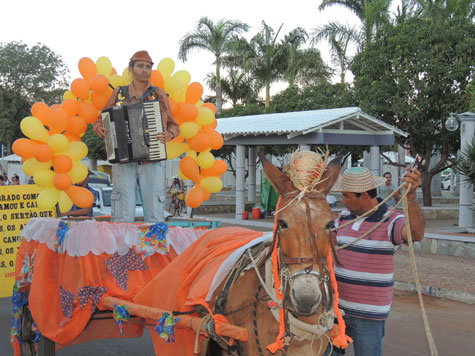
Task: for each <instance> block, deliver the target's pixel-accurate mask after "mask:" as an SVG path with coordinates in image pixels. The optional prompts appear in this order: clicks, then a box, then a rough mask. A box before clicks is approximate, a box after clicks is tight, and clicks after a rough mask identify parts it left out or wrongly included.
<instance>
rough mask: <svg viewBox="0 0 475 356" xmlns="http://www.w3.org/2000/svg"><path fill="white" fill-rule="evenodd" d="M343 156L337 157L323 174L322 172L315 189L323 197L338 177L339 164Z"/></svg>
mask: <svg viewBox="0 0 475 356" xmlns="http://www.w3.org/2000/svg"><path fill="white" fill-rule="evenodd" d="M342 160H343V156H341V155H340V156H337V157H335V158H334V159H332V161H331V162H330V163H329V164H328V165H327V168H326V169H325V172H323V176H322V179H321V180H320V181H321V183H318V184H317V187H316V188H317V189H318V190H319V191H322V192H323V193H324V194H325V195H326V194H328V193H329V192H330V190H331V188H332V187H333V184H335V182H336V180H337V179H338V176H339V175H340V170H341V164H342Z"/></svg>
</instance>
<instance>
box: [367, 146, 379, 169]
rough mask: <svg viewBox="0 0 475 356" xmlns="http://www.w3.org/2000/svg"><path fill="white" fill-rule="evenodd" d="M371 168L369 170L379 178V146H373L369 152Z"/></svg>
mask: <svg viewBox="0 0 475 356" xmlns="http://www.w3.org/2000/svg"><path fill="white" fill-rule="evenodd" d="M369 155H370V166H369V169H370V171H371V173H372V174H373V176H379V175H380V173H379V146H371V148H370V150H369Z"/></svg>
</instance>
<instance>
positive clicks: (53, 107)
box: [50, 104, 61, 115]
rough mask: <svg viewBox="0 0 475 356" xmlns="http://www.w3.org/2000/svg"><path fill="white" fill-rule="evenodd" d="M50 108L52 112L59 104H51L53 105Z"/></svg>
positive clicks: (59, 106) (58, 107) (59, 107)
mask: <svg viewBox="0 0 475 356" xmlns="http://www.w3.org/2000/svg"><path fill="white" fill-rule="evenodd" d="M50 109H51V112H53V111H55V110H58V109H61V105H59V104H53V105H51V106H50ZM50 115H51V113H50Z"/></svg>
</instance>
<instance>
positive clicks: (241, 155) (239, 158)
mask: <svg viewBox="0 0 475 356" xmlns="http://www.w3.org/2000/svg"><path fill="white" fill-rule="evenodd" d="M245 160H246V147H245V146H243V145H236V220H242V215H243V213H244V208H245V204H244V186H245V167H244V165H245Z"/></svg>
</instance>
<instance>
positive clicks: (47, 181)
mask: <svg viewBox="0 0 475 356" xmlns="http://www.w3.org/2000/svg"><path fill="white" fill-rule="evenodd" d="M55 175H56V174H55V173H54V172H53V171H52V170H50V169H43V170H40V171H38V172H36V174H35V175H34V177H33V180H34V181H35V184H36V185H39V186H40V187H43V188H53V179H54V176H55Z"/></svg>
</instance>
